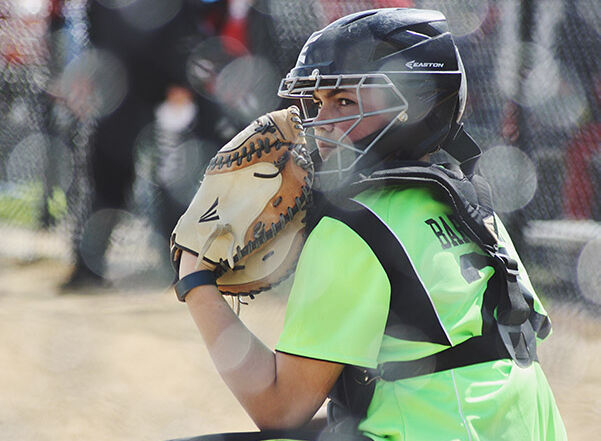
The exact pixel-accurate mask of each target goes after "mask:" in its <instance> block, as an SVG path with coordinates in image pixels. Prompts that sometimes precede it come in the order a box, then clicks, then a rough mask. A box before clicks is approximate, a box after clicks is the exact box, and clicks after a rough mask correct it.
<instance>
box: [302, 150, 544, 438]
mask: <svg viewBox="0 0 601 441" xmlns="http://www.w3.org/2000/svg"><path fill="white" fill-rule="evenodd" d="M473 162H475V161H473ZM397 165H400V166H398V167H397ZM462 165H465V163H464V164H462ZM471 167H472V168H473V163H472V165H471ZM462 168H464V169H465V167H462ZM469 176H470V177H469V178H468V177H467V176H466V175H465V174H464V173H463V171H462V170H461V168H459V167H448V166H442V165H428V164H425V163H423V164H422V163H419V164H416V163H405V164H403V163H401V164H395V167H394V168H390V169H386V170H378V171H375V172H373V173H371V174H370V175H369V176H367V177H362V178H361V179H359V180H358V181H356V182H354V183H353V184H351V185H349V186H348V188H347V190H346V191H345V193H344V195H343V197H340V198H337V199H336V200H335V202H332V199H331V198H326V197H324V196H323V195H320V194H319V193H316V194H315V195H314V197H315V207H316V209H315V212H314V213H313V215H312V217H313V221H312V222H314V223H313V225H315V224H316V222H318V221H319V219H320V218H321V217H324V216H327V217H332V218H334V219H337V220H339V221H341V222H343V223H345V224H346V225H347V226H348V227H350V228H351V229H353V230H354V231H355V232H356V233H357V234H358V235H359V236H361V237H362V239H363V240H364V241H365V242H366V243H367V244H368V245H369V247H370V248H371V249H372V251H373V252H374V254H375V255H376V257H377V258H378V260H379V261H380V263H381V264H382V267H383V268H384V270H385V272H386V274H387V276H388V278H389V282H390V286H391V295H390V305H389V315H388V321H387V323H386V331H385V334H387V335H390V336H392V337H395V338H400V339H405V340H413V341H429V342H432V343H438V344H442V345H445V346H448V348H447V349H445V350H443V351H441V352H438V353H436V354H433V355H430V356H427V357H424V358H421V359H417V360H410V361H399V362H386V363H383V364H380V365H379V366H378V367H377V368H375V369H370V368H366V367H361V366H346V367H345V369H344V370H343V372H342V374H341V376H340V378H339V379H338V381H337V383H336V385H335V386H334V388H333V389H332V391H331V393H330V403H329V406H328V423H329V425H328V429H327V430H328V431H330V432H337V433H340V434H343V433H344V434H345V435H351V434H354V435H355V436H358V437H360V436H359V435H358V432H357V425H358V423H359V422H360V421H361V419H363V418H364V417H365V415H366V412H367V408H368V406H369V404H370V402H371V399H372V396H373V392H374V389H375V384H376V382H377V381H397V380H401V379H405V378H411V377H415V376H419V375H427V374H431V373H434V372H440V371H444V370H448V369H453V368H459V367H462V366H468V365H472V364H477V363H483V362H487V361H492V360H498V359H512V360H514V362H515V363H516V364H517V365H518V366H519V367H527V366H530V364H532V363H533V362H534V361H535V360H537V355H536V337H537V336H538V337H539V338H545V337H546V336H547V335H548V334H549V332H550V330H551V325H550V322H549V320H548V318H547V316H545V315H542V314H539V313H537V312H536V311H535V310H534V306H533V305H534V296H533V294H532V293H531V292H530V291H529V290H528V289H527V288H526V287H525V286H524V285H523V284H522V283H521V281H520V279H519V271H518V264H517V262H516V260H514V259H513V258H512V257H510V256H509V254H508V253H507V250H505V249H504V248H503V247H501V246H499V244H498V238H497V229H496V223H495V217H494V211H493V208H492V198H491V194H490V188H489V186H488V183H487V182H486V181H485V180H484V179H483V178H482V177H480V176H477V175H471V174H470V175H469ZM416 185H417V186H430V187H432V188H433V189H434V190H435V191H436V193H437V194H439V195H440V196H441V197H442V198H443V200H444V201H445V202H446V203H447V204H448V205H449V206H450V207H451V208H452V209H453V212H454V214H455V218H456V219H458V221H459V222H460V227H461V229H462V231H463V232H465V233H466V235H467V236H469V238H470V239H471V240H472V241H473V242H474V243H476V244H477V245H478V246H479V247H480V249H481V250H482V251H483V254H477V253H473V254H470V255H469V257H470V258H469V259H468V260H467V261H466V262H465V264H464V262H462V264H461V271H462V274H463V276H464V277H465V278H466V279H467V280H470V277H473V280H476V279H477V278H478V276H477V270H478V269H482V268H484V267H485V266H492V267H493V268H494V269H495V273H494V275H493V276H492V277H491V279H490V280H489V281H488V285H487V289H486V291H485V293H484V302H483V303H484V304H483V307H482V320H483V325H482V335H481V336H476V337H472V338H470V339H468V340H466V341H464V342H462V343H460V344H457V345H453V344H452V343H451V341H450V340H449V337H448V335H447V334H446V332H445V330H444V328H443V326H442V324H441V323H440V320H439V319H438V315H437V313H436V311H435V309H434V306H433V304H432V301H431V300H430V297H429V295H428V293H427V291H426V290H425V288H424V286H423V285H422V283H421V280H420V279H419V276H418V275H417V273H416V271H415V268H414V267H413V264H412V263H411V260H410V258H409V256H408V255H407V252H406V251H405V249H404V248H403V246H402V243H400V241H399V240H398V238H397V237H396V236H395V235H394V233H393V232H392V231H391V230H390V229H389V228H388V226H387V225H386V224H385V223H384V222H383V221H382V220H381V219H380V218H379V217H378V216H377V215H376V214H375V213H373V212H372V211H371V210H369V209H368V208H367V207H365V206H363V205H362V204H360V203H358V202H356V201H354V200H353V199H352V197H353V196H354V195H356V194H359V193H360V192H362V191H364V190H367V189H369V188H373V187H382V186H416Z"/></svg>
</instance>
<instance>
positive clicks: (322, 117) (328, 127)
mask: <svg viewBox="0 0 601 441" xmlns="http://www.w3.org/2000/svg"><path fill="white" fill-rule="evenodd" d="M332 118H333V117H332V115H331V111H330V110H329V107H328V106H326V105H322V107H321V108H320V109H319V110H318V111H317V116H316V117H315V120H314V121H315V122H321V121H327V120H328V119H332ZM317 128H318V129H319V130H321V131H324V132H331V131H332V130H334V125H333V124H332V123H330V124H323V125H321V124H320V125H319V126H317Z"/></svg>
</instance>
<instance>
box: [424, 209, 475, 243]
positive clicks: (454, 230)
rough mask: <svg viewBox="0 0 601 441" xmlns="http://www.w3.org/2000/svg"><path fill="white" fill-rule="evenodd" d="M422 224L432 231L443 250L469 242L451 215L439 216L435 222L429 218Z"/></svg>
mask: <svg viewBox="0 0 601 441" xmlns="http://www.w3.org/2000/svg"><path fill="white" fill-rule="evenodd" d="M445 217H446V218H447V220H445ZM424 222H425V223H426V224H427V225H428V226H429V227H430V228H431V229H432V232H433V233H434V235H435V236H436V238H437V239H438V241H439V242H440V246H441V247H442V249H443V250H446V249H448V248H451V247H458V246H459V245H463V244H466V243H468V242H470V240H469V239H468V237H467V236H466V235H465V234H464V232H463V230H462V229H461V228H460V227H459V222H458V221H457V219H455V217H454V216H453V215H448V216H439V217H438V219H437V220H435V219H432V218H430V219H426V220H425V221H424ZM451 225H452V227H451Z"/></svg>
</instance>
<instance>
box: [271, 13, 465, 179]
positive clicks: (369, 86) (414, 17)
mask: <svg viewBox="0 0 601 441" xmlns="http://www.w3.org/2000/svg"><path fill="white" fill-rule="evenodd" d="M376 89H378V90H380V91H384V95H386V96H387V97H388V98H387V99H386V103H385V105H382V106H381V107H377V108H374V107H373V106H372V107H371V108H369V109H367V108H366V106H365V102H367V100H366V99H365V98H366V97H367V96H368V95H369V94H370V93H371V91H373V90H376ZM334 90H342V91H347V92H351V93H354V94H355V96H356V101H357V104H358V106H357V107H358V110H357V111H356V112H355V114H354V115H347V114H345V115H343V116H342V117H338V118H329V119H326V118H328V117H329V116H328V117H324V116H323V115H319V117H317V116H318V115H317V109H316V106H315V105H314V104H313V97H314V94H316V93H317V94H323V93H325V92H324V91H334ZM368 91H369V92H368ZM278 95H279V96H281V97H285V98H292V99H300V101H301V104H302V107H303V111H304V114H305V120H304V126H305V128H306V129H308V130H307V136H308V137H312V138H313V139H315V140H316V141H317V142H318V144H319V141H321V142H322V143H328V144H330V145H331V146H336V147H338V148H337V149H336V155H331V156H337V162H338V164H337V167H334V168H335V169H337V170H323V169H322V172H325V173H331V172H332V171H338V172H339V173H341V174H346V173H348V172H350V171H352V170H355V171H357V170H361V169H364V168H367V167H371V166H373V165H375V164H376V163H378V162H380V161H383V160H385V159H386V158H388V157H391V156H395V157H397V158H399V159H407V160H415V159H419V158H422V157H423V156H424V155H425V154H427V153H429V152H432V151H434V150H436V149H438V148H439V147H440V145H441V144H442V143H443V142H444V141H445V139H446V138H447V137H448V136H449V134H450V133H451V132H452V128H453V126H454V125H455V124H457V123H458V122H459V119H460V118H461V116H462V114H463V108H464V106H465V96H466V83H465V73H464V70H463V65H462V63H461V59H460V57H459V53H458V51H457V48H456V46H455V43H454V41H453V39H452V36H451V34H450V33H449V32H448V28H447V24H446V19H445V17H444V16H443V15H442V14H441V13H440V12H438V11H427V10H418V9H404V8H388V9H377V10H372V11H364V12H360V13H356V14H352V15H349V16H346V17H343V18H341V19H339V20H337V21H335V22H334V23H331V24H330V25H328V26H326V27H325V28H324V29H322V30H321V31H318V32H315V33H314V34H313V35H312V36H311V37H310V38H309V39H308V40H307V42H306V44H305V46H304V47H303V49H302V50H301V53H300V55H299V58H298V61H297V64H296V66H295V67H294V68H293V69H292V70H291V71H290V73H289V74H288V75H287V77H286V78H284V79H283V80H282V82H281V83H280V88H279V91H278ZM322 96H323V95H322ZM382 115H385V116H386V117H387V118H388V121H387V123H386V124H384V125H383V126H380V127H377V128H376V130H375V131H374V132H373V133H371V134H369V135H367V134H365V133H363V135H362V137H360V139H358V138H359V137H358V136H357V133H358V132H359V130H358V129H359V128H360V127H361V125H363V126H364V125H365V123H364V122H365V121H366V119H369V118H370V117H374V118H375V117H376V116H379V117H380V118H381V116H382ZM325 126H329V127H331V126H337V127H342V129H341V130H337V131H336V130H333V131H331V133H328V135H330V136H331V137H326V136H324V133H325V130H324V129H323V127H325ZM351 139H352V140H351ZM342 157H344V158H342Z"/></svg>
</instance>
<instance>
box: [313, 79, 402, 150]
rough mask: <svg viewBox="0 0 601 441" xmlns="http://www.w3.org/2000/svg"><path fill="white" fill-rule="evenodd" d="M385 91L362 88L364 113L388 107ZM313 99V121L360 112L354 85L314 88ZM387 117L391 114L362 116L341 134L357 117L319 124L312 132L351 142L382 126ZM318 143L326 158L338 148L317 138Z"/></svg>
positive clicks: (347, 142) (387, 121)
mask: <svg viewBox="0 0 601 441" xmlns="http://www.w3.org/2000/svg"><path fill="white" fill-rule="evenodd" d="M385 93H386V92H385V91H383V90H381V89H362V90H361V92H360V97H361V103H362V105H363V113H367V112H372V111H376V110H380V109H383V108H385V107H388V105H387V104H386V99H385V98H386V95H385ZM313 101H314V102H315V104H317V106H318V108H319V111H318V114H317V117H316V118H315V121H316V122H318V121H325V120H329V119H335V118H342V117H346V116H353V115H359V114H360V113H361V112H360V108H359V97H358V96H357V92H356V90H355V89H334V90H331V89H330V90H316V91H315V92H314V93H313ZM390 120H391V115H390V114H379V115H373V116H367V117H364V118H363V119H362V120H361V122H359V124H357V126H356V127H354V128H353V129H352V130H351V131H350V132H349V133H348V134H347V135H346V136H344V137H343V135H344V133H345V132H346V131H347V130H348V129H349V128H350V127H351V126H352V125H353V124H354V123H355V122H356V119H350V120H347V121H342V122H338V123H330V124H324V125H318V126H316V127H315V134H316V135H318V136H320V137H324V138H328V139H333V140H339V141H340V142H343V143H345V144H351V145H352V144H354V143H356V142H357V141H359V140H360V139H363V138H365V137H366V136H368V135H370V134H372V133H374V132H375V131H376V130H379V129H382V128H383V127H384V126H386V125H387V124H388V123H389V122H390ZM341 137H342V139H341ZM317 147H318V149H319V154H320V156H321V157H322V159H327V158H328V157H329V156H330V155H331V154H332V153H333V152H334V151H335V150H336V148H337V146H336V145H335V144H333V143H328V142H326V141H323V140H319V139H318V140H317Z"/></svg>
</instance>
